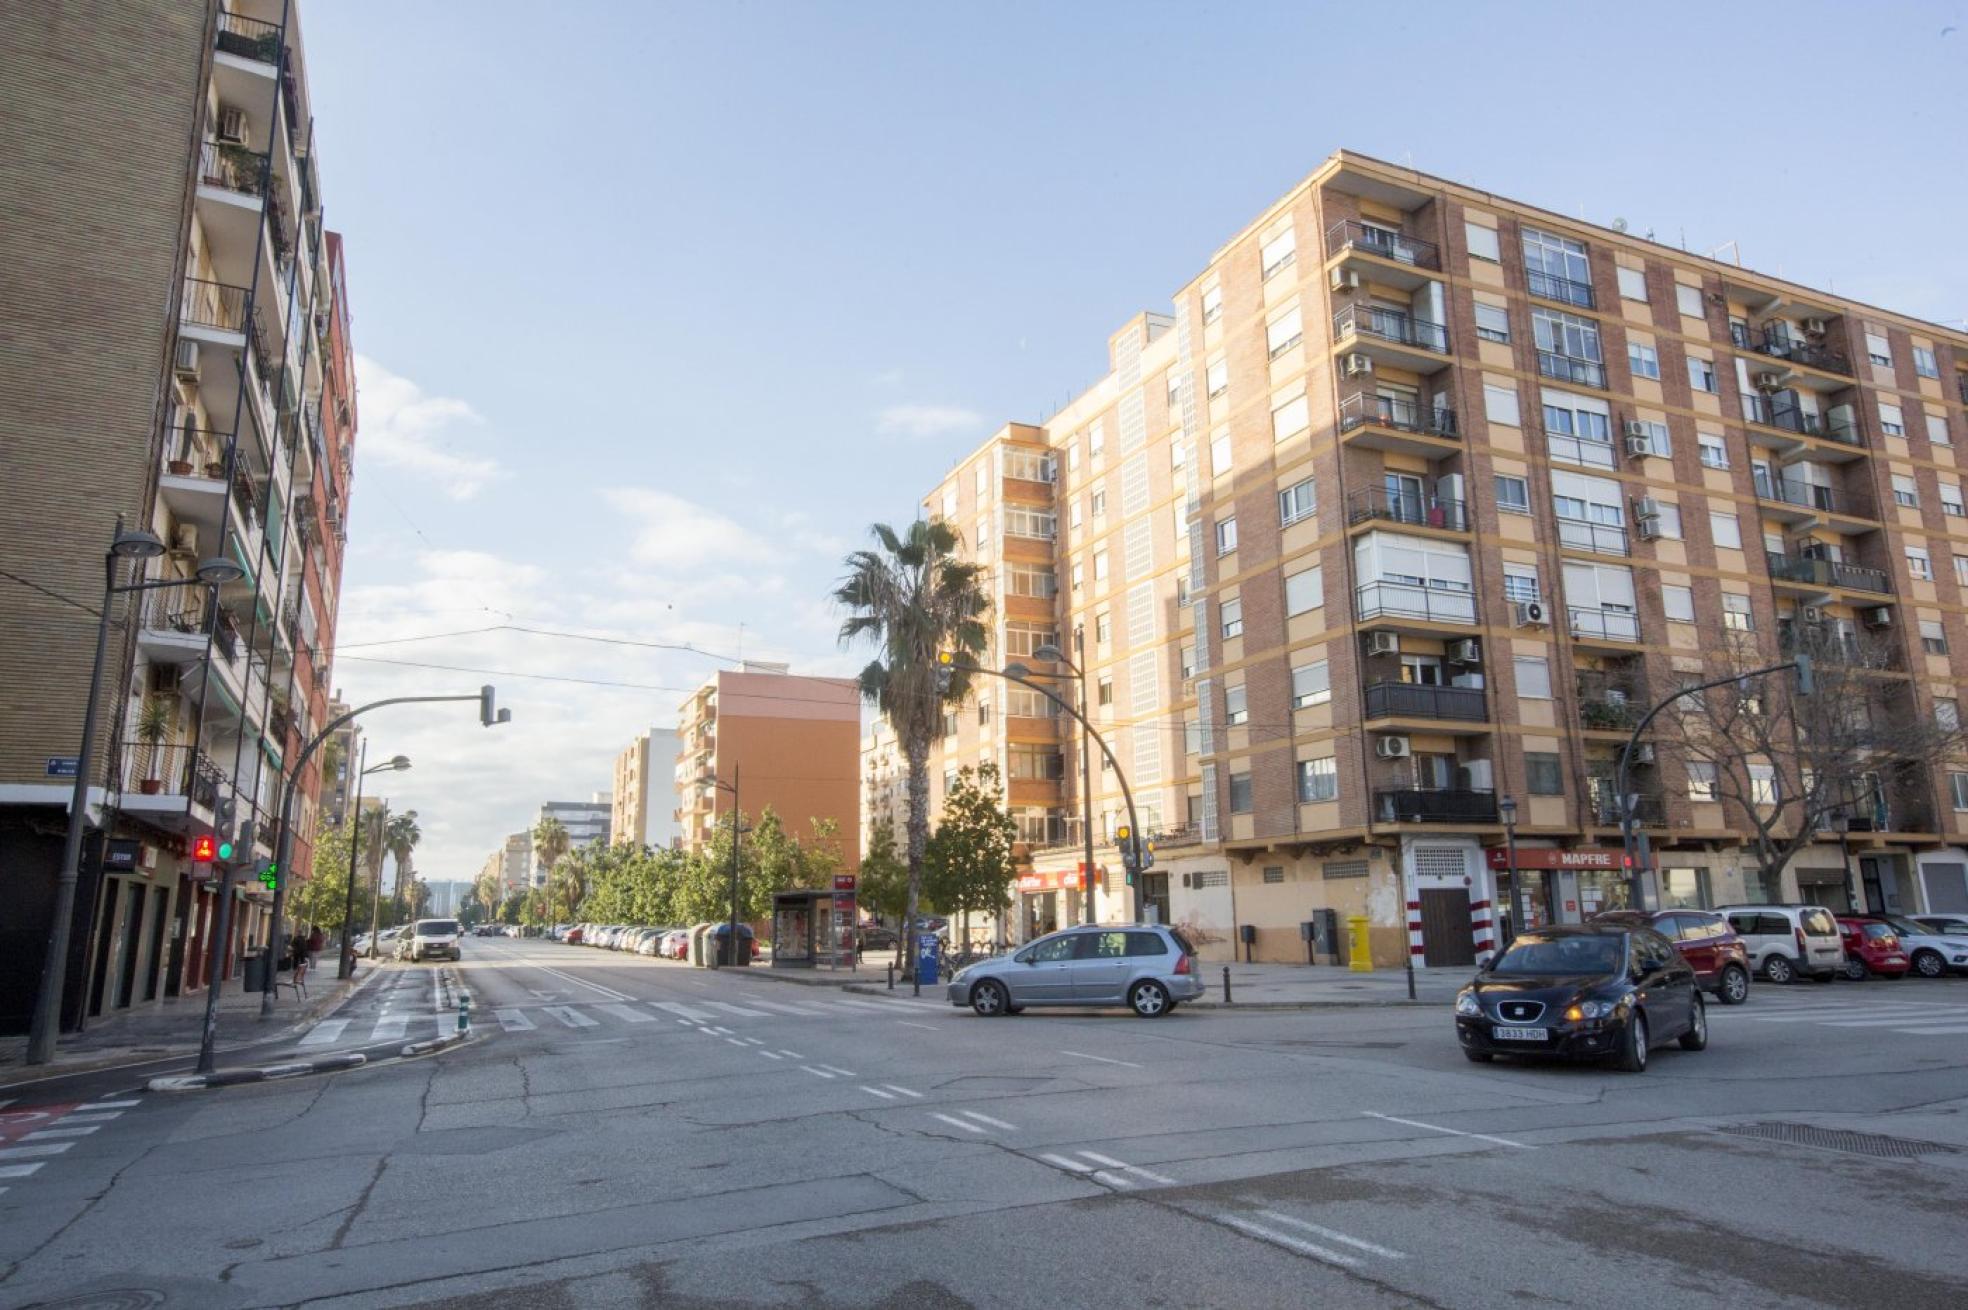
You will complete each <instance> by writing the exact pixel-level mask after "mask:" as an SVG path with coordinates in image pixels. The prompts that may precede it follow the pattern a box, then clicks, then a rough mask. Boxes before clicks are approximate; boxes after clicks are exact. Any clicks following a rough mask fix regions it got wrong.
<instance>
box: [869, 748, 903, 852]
mask: <svg viewBox="0 0 1968 1310" xmlns="http://www.w3.org/2000/svg"><path fill="white" fill-rule="evenodd" d="M908 783H909V763H908V761H907V760H906V759H904V758H903V755H902V744H901V742H899V741H898V740H896V736H895V729H893V728H891V727H889V725H888V720H887V719H884V718H881V717H880V716H876V718H875V719H874V722H873V726H872V728H871V730H870V731H869V732H868V734H867V735H866V736H864V737H862V738H861V849H862V850H863V851H866V850H867V849H868V844H869V842H870V841H871V840H872V839H873V837H874V834H875V828H876V826H877V825H878V824H880V823H881V822H883V821H884V820H886V821H887V823H888V825H889V828H890V830H891V831H892V832H894V834H895V841H896V848H897V849H898V850H900V849H901V848H902V843H903V842H905V841H906V840H907V837H906V836H905V833H906V831H907V826H908V821H909V788H908Z"/></svg>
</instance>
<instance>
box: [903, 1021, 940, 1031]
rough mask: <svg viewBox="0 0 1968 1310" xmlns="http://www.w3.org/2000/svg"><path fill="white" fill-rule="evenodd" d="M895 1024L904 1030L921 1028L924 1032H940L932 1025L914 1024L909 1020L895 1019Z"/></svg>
mask: <svg viewBox="0 0 1968 1310" xmlns="http://www.w3.org/2000/svg"><path fill="white" fill-rule="evenodd" d="M895 1022H897V1023H899V1024H901V1025H902V1026H903V1027H904V1028H921V1029H922V1030H923V1031H925V1032H932V1033H933V1032H938V1031H940V1029H938V1028H937V1026H936V1025H935V1024H933V1023H916V1022H915V1021H914V1020H911V1019H897V1020H896V1021H895Z"/></svg>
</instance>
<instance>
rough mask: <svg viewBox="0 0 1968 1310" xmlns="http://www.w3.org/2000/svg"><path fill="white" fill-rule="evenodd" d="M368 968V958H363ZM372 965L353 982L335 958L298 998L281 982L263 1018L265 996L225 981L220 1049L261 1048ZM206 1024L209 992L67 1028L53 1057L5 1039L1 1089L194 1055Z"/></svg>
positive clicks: (313, 1014) (336, 997)
mask: <svg viewBox="0 0 1968 1310" xmlns="http://www.w3.org/2000/svg"><path fill="white" fill-rule="evenodd" d="M364 963H365V965H366V964H367V962H366V961H365V962H364ZM375 972H376V970H375V969H374V968H373V967H364V968H361V969H358V970H357V971H356V976H355V977H354V978H353V979H350V980H349V981H347V982H342V981H339V980H338V979H336V978H335V976H334V964H333V962H332V961H331V962H330V963H329V965H328V968H327V971H326V973H325V975H324V974H313V975H310V977H309V979H308V992H309V995H308V996H307V997H305V998H300V997H296V996H295V995H294V992H293V990H292V989H291V988H287V987H282V988H281V989H280V994H279V997H278V999H277V1001H276V1003H275V1006H274V1013H273V1017H272V1018H271V1019H267V1020H264V1021H262V1020H261V1018H260V993H258V992H246V991H244V990H242V989H241V986H240V982H239V979H237V978H234V979H232V980H231V981H230V982H227V983H225V984H224V990H223V991H222V992H221V993H220V994H219V1046H218V1049H219V1050H220V1051H236V1050H240V1049H243V1048H245V1047H250V1046H258V1045H261V1044H263V1043H265V1042H269V1041H273V1040H276V1039H278V1038H281V1037H284V1036H290V1035H292V1033H293V1030H294V1029H296V1028H298V1027H300V1026H301V1025H302V1024H305V1023H308V1022H310V1021H312V1020H314V1019H316V1018H318V1017H319V1016H321V1015H322V1014H324V1013H326V1012H327V1011H328V1010H330V1009H333V1008H334V1007H336V1006H338V1005H340V1004H341V1003H342V1001H344V1000H345V999H347V997H348V995H349V993H350V992H352V991H353V990H354V989H355V988H356V987H357V986H359V985H361V984H362V982H364V981H365V980H366V979H368V978H369V977H370V976H371V975H373V974H374V973H375ZM204 1028H205V994H204V993H203V992H200V993H199V994H197V995H195V996H182V997H172V998H169V999H167V1000H164V1001H161V1002H158V1003H155V1004H152V1005H149V1006H146V1007H144V1008H142V1009H138V1010H131V1011H128V1012H125V1013H122V1014H118V1015H115V1016H113V1017H111V1018H107V1019H96V1020H91V1021H90V1024H89V1028H88V1031H86V1032H82V1033H64V1034H62V1036H61V1039H60V1040H59V1041H58V1042H57V1043H56V1048H55V1058H54V1059H53V1060H51V1061H49V1062H48V1063H47V1064H39V1065H28V1064H26V1063H25V1057H26V1055H27V1038H26V1036H24V1035H23V1036H18V1037H0V1088H4V1087H5V1086H7V1085H9V1084H12V1083H21V1082H30V1081H37V1080H40V1079H43V1078H51V1077H58V1076H60V1075H63V1074H71V1073H89V1072H92V1071H95V1070H101V1069H113V1068H116V1067H118V1066H120V1065H126V1064H136V1063H139V1062H144V1063H148V1062H153V1061H161V1060H165V1059H169V1058H171V1057H173V1056H185V1055H195V1054H197V1052H198V1043H199V1039H200V1038H201V1037H202V1036H203V1034H204Z"/></svg>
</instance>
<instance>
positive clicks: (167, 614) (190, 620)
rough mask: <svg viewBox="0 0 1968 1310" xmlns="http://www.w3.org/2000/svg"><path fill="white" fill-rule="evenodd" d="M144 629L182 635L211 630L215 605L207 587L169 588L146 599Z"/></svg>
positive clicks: (203, 632)
mask: <svg viewBox="0 0 1968 1310" xmlns="http://www.w3.org/2000/svg"><path fill="white" fill-rule="evenodd" d="M142 622H143V626H144V627H146V628H150V629H152V630H154V631H159V632H175V633H177V634H179V635H180V636H186V637H191V636H203V635H204V634H205V633H206V632H208V631H210V630H211V626H212V604H211V599H210V597H209V596H208V595H207V594H206V592H205V589H204V588H203V587H165V588H162V589H160V590H157V591H153V592H151V593H150V594H149V595H147V596H145V597H144V603H143V619H142Z"/></svg>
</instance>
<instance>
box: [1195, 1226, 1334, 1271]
mask: <svg viewBox="0 0 1968 1310" xmlns="http://www.w3.org/2000/svg"><path fill="white" fill-rule="evenodd" d="M1217 1217H1218V1218H1219V1219H1221V1220H1222V1221H1223V1222H1224V1223H1226V1224H1229V1225H1230V1226H1231V1227H1232V1228H1234V1229H1236V1230H1237V1231H1238V1232H1240V1233H1244V1234H1246V1235H1248V1236H1250V1237H1255V1238H1257V1239H1258V1240H1259V1241H1263V1242H1270V1243H1272V1244H1273V1245H1276V1246H1282V1247H1284V1248H1285V1249H1286V1250H1288V1251H1296V1252H1298V1253H1299V1254H1300V1255H1309V1256H1311V1257H1312V1258H1313V1259H1314V1260H1324V1261H1326V1262H1327V1263H1329V1264H1336V1265H1345V1266H1346V1267H1347V1268H1349V1269H1350V1268H1352V1267H1353V1266H1354V1265H1357V1264H1359V1263H1360V1262H1359V1261H1358V1260H1357V1259H1355V1258H1354V1257H1352V1256H1350V1255H1341V1254H1340V1253H1339V1252H1337V1251H1329V1250H1327V1249H1326V1248H1325V1247H1323V1246H1318V1245H1315V1244H1314V1243H1312V1242H1308V1241H1305V1240H1304V1239H1302V1238H1297V1237H1293V1236H1292V1235H1291V1234H1289V1233H1280V1232H1274V1231H1273V1230H1271V1229H1269V1228H1266V1227H1265V1226H1264V1225H1263V1224H1254V1223H1252V1222H1251V1221H1250V1220H1248V1219H1239V1218H1238V1217H1237V1216H1236V1215H1233V1214H1226V1215H1219V1216H1217Z"/></svg>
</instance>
